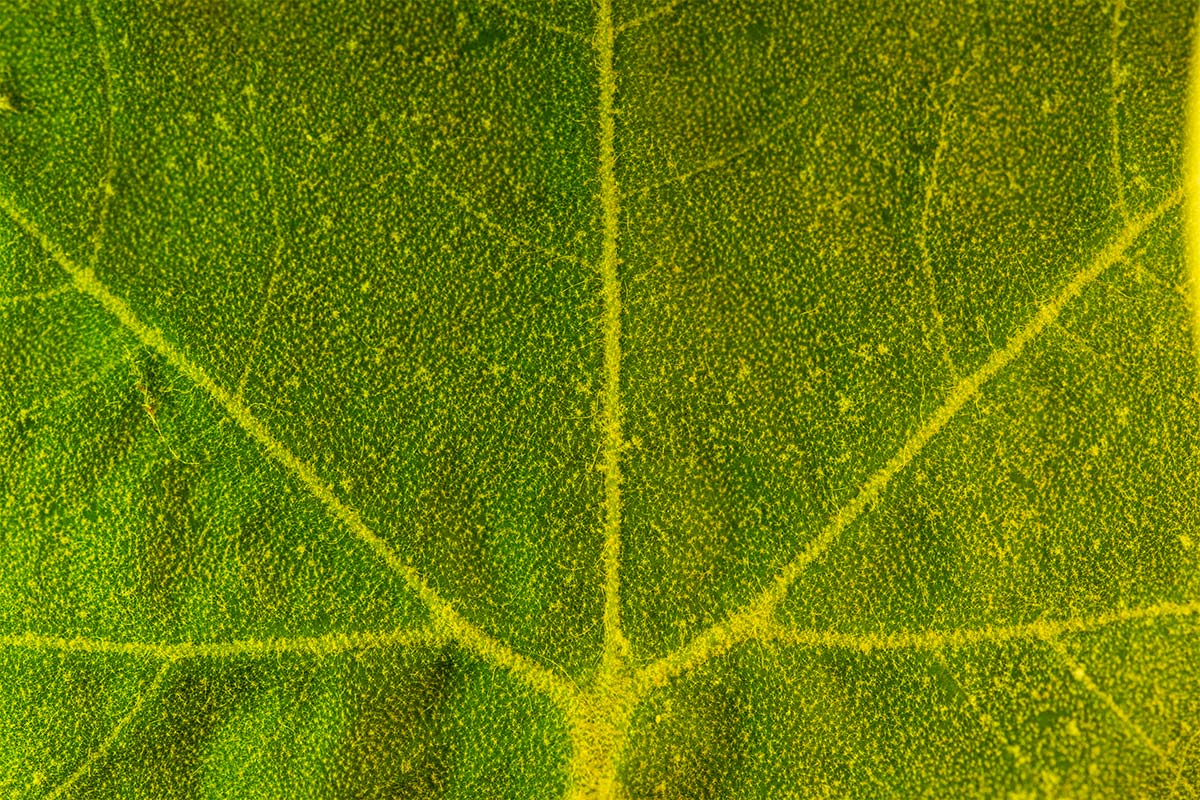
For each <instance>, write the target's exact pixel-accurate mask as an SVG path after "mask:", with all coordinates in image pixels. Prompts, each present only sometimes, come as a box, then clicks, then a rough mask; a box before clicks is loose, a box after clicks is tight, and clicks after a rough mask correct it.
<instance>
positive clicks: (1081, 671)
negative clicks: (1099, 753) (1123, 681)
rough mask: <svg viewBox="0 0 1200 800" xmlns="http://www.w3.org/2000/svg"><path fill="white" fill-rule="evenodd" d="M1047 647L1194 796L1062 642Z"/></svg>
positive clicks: (1168, 761)
mask: <svg viewBox="0 0 1200 800" xmlns="http://www.w3.org/2000/svg"><path fill="white" fill-rule="evenodd" d="M1047 645H1048V646H1049V647H1050V649H1051V650H1053V651H1054V653H1055V655H1057V656H1058V657H1059V659H1060V660H1061V661H1062V663H1063V665H1064V666H1066V668H1067V670H1068V671H1069V672H1070V673H1071V677H1072V678H1073V679H1074V680H1075V681H1077V682H1078V683H1079V685H1080V686H1082V687H1083V688H1085V689H1087V690H1088V692H1090V693H1091V694H1092V695H1093V696H1094V697H1095V698H1096V699H1097V700H1099V701H1100V703H1101V704H1102V705H1103V706H1104V707H1105V708H1106V709H1108V711H1109V713H1111V714H1112V715H1113V716H1114V717H1116V718H1117V721H1118V722H1120V723H1121V730H1122V731H1123V732H1124V733H1125V735H1126V736H1128V737H1129V738H1131V739H1133V740H1134V741H1135V742H1137V743H1138V744H1139V745H1141V746H1142V747H1144V748H1146V750H1148V751H1149V752H1151V753H1153V754H1154V755H1155V756H1156V757H1157V758H1158V760H1159V762H1160V763H1161V764H1162V766H1163V769H1164V770H1166V772H1168V773H1169V774H1171V775H1172V776H1175V777H1178V778H1180V784H1179V785H1181V786H1184V787H1185V788H1186V789H1187V790H1188V792H1189V793H1190V794H1192V795H1193V796H1194V795H1195V788H1194V787H1193V786H1192V784H1191V783H1190V782H1188V780H1187V778H1185V777H1183V776H1182V775H1180V774H1179V773H1178V771H1177V769H1176V766H1175V764H1174V763H1173V762H1172V760H1171V757H1170V756H1169V755H1168V754H1167V752H1166V751H1165V750H1163V749H1162V748H1161V747H1159V746H1158V743H1157V742H1155V741H1154V740H1153V739H1151V738H1150V735H1149V734H1147V733H1146V730H1145V729H1144V728H1143V727H1142V726H1141V725H1139V724H1138V723H1137V720H1135V719H1134V718H1133V717H1131V716H1130V715H1129V713H1128V712H1127V711H1126V710H1125V709H1124V708H1122V707H1121V705H1120V704H1119V703H1117V701H1116V698H1114V697H1113V696H1112V695H1111V694H1109V693H1108V692H1106V691H1104V690H1103V689H1101V688H1100V686H1099V685H1098V684H1097V683H1096V681H1094V680H1093V679H1092V676H1091V675H1088V672H1087V669H1085V668H1084V666H1083V665H1082V664H1081V663H1079V661H1077V660H1076V659H1075V658H1074V657H1073V656H1072V655H1071V654H1070V653H1069V652H1068V651H1067V648H1066V647H1064V646H1063V644H1062V642H1059V641H1054V640H1050V641H1048V642H1047Z"/></svg>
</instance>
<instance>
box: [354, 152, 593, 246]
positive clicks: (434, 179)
mask: <svg viewBox="0 0 1200 800" xmlns="http://www.w3.org/2000/svg"><path fill="white" fill-rule="evenodd" d="M404 145H405V147H406V148H407V149H408V154H409V158H410V159H411V161H412V162H413V164H415V165H416V167H417V169H419V170H420V171H421V172H423V173H425V175H426V176H428V178H429V182H430V183H431V184H432V185H433V187H434V188H435V189H437V190H438V191H439V192H441V193H442V194H444V195H445V196H446V197H448V198H450V199H451V200H453V201H454V204H455V205H457V206H458V207H459V208H461V209H462V210H463V211H465V212H466V213H467V214H470V215H471V216H472V217H474V218H475V219H477V220H479V222H480V223H481V224H482V225H483V226H484V227H486V228H488V229H489V230H491V231H494V232H495V233H498V234H500V235H501V236H502V237H504V240H505V241H506V242H509V243H511V244H517V245H520V246H522V247H524V248H526V249H527V250H530V251H532V252H534V253H539V254H541V255H544V256H547V257H549V258H552V259H554V260H555V261H572V262H574V263H577V264H580V265H586V262H585V261H584V260H583V259H582V258H580V257H579V256H577V255H575V254H574V253H564V252H562V251H560V250H556V249H554V248H553V247H548V246H546V245H544V244H541V243H539V242H536V241H534V240H533V239H530V238H528V237H526V236H522V235H521V234H519V233H517V232H516V231H513V230H511V229H509V228H508V227H506V226H504V225H502V224H501V223H499V222H496V220H494V219H492V217H491V215H490V214H488V213H487V212H486V211H484V210H482V209H481V208H479V203H477V202H473V201H472V200H471V198H469V197H467V196H466V195H464V194H462V193H461V192H459V191H457V190H455V189H453V188H451V187H450V186H449V185H448V184H447V183H446V182H445V181H444V180H442V179H441V177H440V176H438V174H437V173H436V172H434V171H433V170H432V169H430V168H429V166H428V165H427V164H426V163H425V162H424V160H423V159H422V158H421V157H420V156H418V155H417V150H416V148H415V147H413V146H412V144H411V143H410V142H408V141H405V142H404ZM386 177H387V176H384V178H381V179H379V180H378V181H376V183H379V182H381V181H382V180H384V179H385V178H386Z"/></svg>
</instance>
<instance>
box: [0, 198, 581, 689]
mask: <svg viewBox="0 0 1200 800" xmlns="http://www.w3.org/2000/svg"><path fill="white" fill-rule="evenodd" d="M0 210H3V211H4V213H5V214H7V215H8V217H9V218H10V219H12V221H13V222H14V223H16V224H17V226H18V227H19V228H21V230H23V231H24V232H25V233H26V234H27V235H29V236H30V237H31V238H32V239H34V240H35V241H36V242H37V243H38V244H39V245H40V246H41V247H42V249H43V250H44V251H45V252H46V254H47V255H49V256H50V257H51V258H52V259H53V260H54V261H55V262H56V263H58V265H59V266H60V267H62V269H63V270H64V271H65V272H66V273H67V274H68V275H69V276H70V277H71V280H72V282H73V284H74V287H75V289H76V290H77V291H79V292H81V293H83V294H85V295H87V296H88V297H90V298H92V299H93V300H94V301H96V302H97V303H99V304H100V306H101V307H103V308H104V310H105V311H107V312H108V313H109V314H111V315H112V316H113V317H115V318H116V319H117V321H118V322H120V324H121V325H123V326H124V327H125V328H127V329H128V330H129V331H130V333H132V334H133V335H134V336H135V337H136V338H137V339H138V341H140V342H141V343H142V344H143V345H145V346H146V347H149V348H150V349H152V350H154V351H155V352H156V353H158V354H159V355H160V356H161V357H162V358H163V359H164V360H165V361H166V362H167V363H168V364H170V365H171V366H172V367H173V368H174V369H176V370H177V371H178V372H179V373H180V374H182V375H183V376H185V377H186V378H187V379H188V380H190V381H191V382H192V383H194V384H195V385H196V386H198V387H199V388H201V389H203V390H204V391H205V392H206V393H207V394H208V395H209V396H210V397H211V398H212V399H213V400H214V401H216V403H217V404H218V405H219V406H221V408H223V409H224V410H225V413H227V414H228V415H229V416H230V418H231V419H233V420H234V421H235V422H236V423H237V424H238V425H239V426H240V427H241V428H242V430H244V431H245V432H246V433H247V434H248V435H249V436H250V437H251V438H253V439H254V440H255V441H256V442H257V443H258V444H259V446H261V447H262V448H263V450H264V451H265V452H266V454H267V455H268V456H270V457H271V458H272V459H273V460H274V461H276V462H277V463H279V464H280V465H281V466H283V467H284V468H285V469H286V470H287V471H288V472H290V473H291V474H292V475H293V476H294V477H295V478H296V479H297V480H299V482H300V484H301V485H302V486H303V487H304V489H305V490H306V491H307V492H308V493H309V494H311V495H312V496H313V497H314V498H315V499H317V500H318V501H319V502H320V503H321V504H322V505H323V506H325V508H326V510H327V511H329V513H330V514H332V515H333V516H334V517H335V518H337V519H338V521H340V522H341V523H342V524H343V525H344V526H345V527H346V529H347V530H349V531H350V532H351V533H352V534H354V535H355V536H356V537H357V538H359V539H360V540H362V541H363V542H364V543H365V544H366V545H367V546H368V547H370V548H371V550H372V551H374V553H375V554H376V555H377V556H378V557H379V558H380V559H381V560H383V562H384V563H386V564H387V565H388V566H389V567H391V568H392V569H394V570H395V571H396V572H398V573H400V575H401V576H402V577H403V578H404V580H405V582H406V583H408V585H409V586H410V587H411V588H412V589H413V591H414V592H415V593H416V594H417V596H418V597H419V598H420V599H421V601H422V602H423V603H424V604H425V606H426V607H427V608H428V609H429V611H430V613H431V614H432V616H433V618H434V624H435V625H436V626H437V627H438V629H439V630H441V631H443V632H444V633H445V635H446V636H448V637H449V638H452V639H454V640H455V641H457V642H459V643H460V644H461V645H462V646H463V647H464V648H465V649H467V650H469V651H471V652H472V653H474V654H475V655H477V656H478V657H480V658H482V659H483V660H484V661H487V662H488V663H491V664H494V665H496V666H500V667H503V668H505V669H507V670H509V671H511V672H512V673H513V674H514V675H516V676H517V677H518V678H520V679H522V680H523V681H524V682H525V683H526V684H528V685H529V686H531V687H532V688H534V689H535V690H537V691H539V692H541V693H542V694H544V695H546V696H547V697H549V698H551V699H552V700H554V701H555V702H557V703H559V705H564V706H565V705H567V704H569V703H570V702H572V700H573V698H574V697H575V695H576V688H575V685H574V684H573V683H572V682H571V681H569V680H568V679H566V678H564V677H562V676H560V675H559V674H557V673H556V672H552V671H550V670H548V669H546V668H545V667H543V666H541V665H540V664H538V663H537V662H535V661H533V660H532V659H529V658H527V657H525V656H523V655H521V654H520V653H518V652H516V651H515V650H513V649H512V648H511V647H509V646H508V645H507V644H505V643H503V642H501V641H500V640H499V639H496V638H495V637H493V636H492V635H491V634H489V633H487V632H486V631H484V630H483V629H482V628H480V627H478V626H477V625H475V624H474V623H472V622H471V621H470V620H468V619H466V618H465V617H463V616H462V615H461V614H459V613H458V611H457V610H455V609H454V607H453V606H452V605H451V604H450V603H449V602H448V601H446V600H445V599H444V598H442V597H441V596H440V595H438V594H437V592H435V591H434V590H433V588H432V587H430V586H429V585H428V584H427V583H426V582H425V580H424V579H423V578H422V577H421V576H420V575H419V574H418V573H417V571H416V570H415V569H414V568H413V567H412V566H411V565H410V564H408V563H407V562H405V561H404V560H403V559H402V558H401V557H400V555H399V553H397V552H396V550H395V549H394V548H393V547H392V546H391V545H389V544H388V543H387V542H386V541H384V540H383V539H382V538H381V537H380V536H379V535H378V534H377V533H375V532H374V531H373V530H372V529H371V528H370V527H369V526H368V525H367V524H366V522H365V521H364V520H363V519H362V517H361V516H360V515H359V513H358V512H357V511H356V510H354V509H353V508H351V507H350V506H349V505H347V504H346V503H345V502H343V501H342V499H341V498H340V497H339V496H338V495H337V494H336V493H335V492H334V491H333V489H332V488H331V487H330V486H329V484H327V483H326V482H325V481H324V479H323V478H321V477H320V476H319V475H318V474H317V472H316V470H314V469H313V468H312V466H310V465H309V464H308V463H307V462H305V461H303V460H302V459H301V458H300V457H299V456H297V455H296V454H295V453H294V452H292V451H291V450H290V449H289V448H288V447H287V446H286V445H285V444H284V443H283V442H281V441H280V440H279V439H278V438H276V436H275V435H274V433H272V431H271V430H270V429H268V428H267V426H266V425H264V424H263V422H262V421H261V420H260V419H258V417H256V416H254V414H253V413H252V412H251V411H250V408H249V407H248V406H247V405H246V404H245V403H244V402H243V401H242V399H241V398H239V397H237V396H235V395H234V394H233V393H231V392H230V391H228V390H227V389H225V388H224V387H222V386H221V385H220V384H218V383H217V382H216V381H215V380H213V378H212V377H211V376H210V375H209V374H208V372H207V371H205V370H204V368H203V367H201V366H200V365H199V364H197V363H196V362H194V361H192V360H191V359H190V358H188V356H187V355H186V354H185V353H184V352H183V351H182V350H180V349H179V348H177V347H176V346H175V345H174V344H172V343H171V342H169V341H168V340H167V338H166V336H164V335H163V333H162V331H160V330H159V329H158V328H155V327H153V326H151V325H150V324H148V323H147V322H145V321H144V320H143V319H142V318H141V317H139V316H138V315H137V313H136V312H134V310H133V309H132V308H130V306H129V304H128V303H126V302H125V300H124V299H123V298H121V297H118V296H117V295H116V294H114V293H113V292H112V291H110V290H109V289H108V287H107V286H105V285H104V283H103V282H101V280H100V279H99V278H98V277H97V276H96V273H95V271H94V270H93V269H91V268H89V267H83V266H80V265H79V264H78V263H76V262H75V261H74V260H73V259H72V258H71V257H70V256H68V255H67V254H66V252H65V251H64V250H63V249H62V248H61V247H60V246H59V245H58V244H57V243H56V242H55V241H54V240H52V239H51V238H50V237H49V236H47V235H46V234H45V233H44V232H43V231H42V230H41V228H40V227H38V225H36V224H35V223H34V222H33V221H32V220H31V219H29V217H28V216H27V215H26V214H25V212H24V211H22V210H21V209H20V208H19V207H18V206H17V205H16V204H15V203H14V202H13V201H12V200H11V198H9V197H8V196H7V195H4V194H0Z"/></svg>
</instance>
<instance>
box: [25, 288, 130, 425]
mask: <svg viewBox="0 0 1200 800" xmlns="http://www.w3.org/2000/svg"><path fill="white" fill-rule="evenodd" d="M71 289H72V290H74V289H75V286H74V284H72V285H71ZM115 338H116V337H115V336H110V337H109V338H107V339H105V340H104V342H102V343H101V345H100V347H98V348H96V349H97V351H99V352H104V351H107V350H108V349H109V348H110V347H111V345H112V342H113V340H114V339H115ZM123 361H124V359H123V358H122V357H121V356H113V357H110V358H109V359H107V360H106V361H104V362H103V363H102V364H100V366H99V367H98V368H97V369H96V370H95V371H93V372H92V373H91V374H90V375H88V376H87V377H86V378H84V379H83V380H81V381H79V382H78V383H76V384H73V385H72V386H69V387H67V388H66V389H63V390H62V391H60V392H56V393H54V394H52V395H49V396H45V397H39V398H38V399H37V400H35V401H34V402H33V403H31V404H29V405H28V406H26V407H25V408H22V409H21V410H20V411H18V412H17V413H16V414H15V415H13V416H10V417H7V418H6V421H7V422H9V423H24V422H27V421H28V420H30V419H32V418H33V417H35V416H37V415H38V414H43V413H45V412H46V411H48V410H49V409H51V408H53V407H54V406H56V405H58V404H59V403H63V402H66V401H68V400H72V399H74V398H77V397H79V396H81V395H82V394H83V391H84V390H85V389H87V388H88V387H89V386H91V385H92V384H93V383H99V382H100V381H102V380H104V379H105V378H106V377H108V375H109V374H110V373H111V372H112V371H113V370H115V369H116V368H117V367H118V366H120V365H121V363H123Z"/></svg>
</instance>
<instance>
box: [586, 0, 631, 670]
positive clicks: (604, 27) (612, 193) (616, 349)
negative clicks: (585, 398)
mask: <svg viewBox="0 0 1200 800" xmlns="http://www.w3.org/2000/svg"><path fill="white" fill-rule="evenodd" d="M614 33H615V31H614V29H613V24H612V0H600V5H599V8H598V9H597V14H596V36H595V40H594V41H595V46H596V71H597V73H598V81H599V89H600V103H599V118H600V159H599V165H598V170H599V177H600V212H601V213H600V218H601V228H602V231H603V239H602V242H601V247H600V260H599V263H598V265H597V266H598V269H599V272H600V280H601V284H602V286H601V288H602V292H603V311H602V314H601V320H600V327H601V330H602V331H603V334H604V385H603V387H602V389H601V395H600V427H601V430H602V433H603V437H604V442H603V461H602V464H603V468H604V552H603V558H602V562H603V564H604V658H603V671H604V673H605V674H612V673H614V672H615V670H616V669H617V667H618V666H619V664H620V663H621V662H622V661H623V660H624V659H625V658H626V656H628V654H629V642H628V640H627V639H626V638H625V634H624V633H623V632H622V630H621V596H620V585H621V584H620V573H619V569H620V561H621V446H622V439H621V279H620V274H619V268H620V263H621V261H620V258H619V257H618V254H617V253H618V247H617V245H618V239H619V237H620V221H621V190H620V187H619V186H618V185H617V174H616V164H617V155H616V143H615V139H616V124H615V108H614V102H615V97H616V93H617V72H616V70H615V69H614V68H613V39H614Z"/></svg>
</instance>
